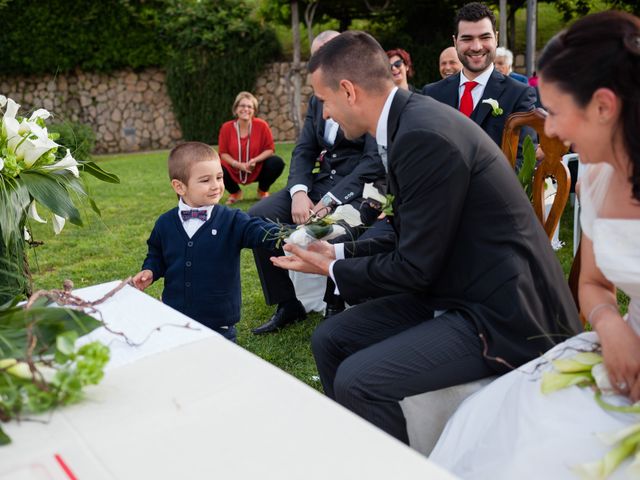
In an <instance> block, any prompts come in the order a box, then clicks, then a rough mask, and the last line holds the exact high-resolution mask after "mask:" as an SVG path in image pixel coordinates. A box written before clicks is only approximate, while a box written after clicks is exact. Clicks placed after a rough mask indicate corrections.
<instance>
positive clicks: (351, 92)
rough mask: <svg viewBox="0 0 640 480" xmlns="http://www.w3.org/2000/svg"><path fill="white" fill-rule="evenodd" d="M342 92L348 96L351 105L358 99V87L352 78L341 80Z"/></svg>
mask: <svg viewBox="0 0 640 480" xmlns="http://www.w3.org/2000/svg"><path fill="white" fill-rule="evenodd" d="M340 92H341V93H342V94H343V95H344V96H345V97H346V99H347V102H348V103H349V105H353V104H354V102H355V101H356V88H355V85H354V84H353V83H351V81H350V80H340Z"/></svg>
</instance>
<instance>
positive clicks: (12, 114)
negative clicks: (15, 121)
mask: <svg viewBox="0 0 640 480" xmlns="http://www.w3.org/2000/svg"><path fill="white" fill-rule="evenodd" d="M19 109H20V105H18V104H17V103H16V102H14V101H13V100H12V99H10V98H7V109H6V110H5V111H4V116H3V118H4V119H7V118H16V114H17V113H18V110H19Z"/></svg>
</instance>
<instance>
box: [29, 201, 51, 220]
mask: <svg viewBox="0 0 640 480" xmlns="http://www.w3.org/2000/svg"><path fill="white" fill-rule="evenodd" d="M27 215H28V216H29V217H30V218H33V219H34V220H35V221H36V222H38V223H47V221H46V220H43V219H42V217H41V216H40V215H38V210H37V209H36V201H35V200H33V201H32V202H31V205H29V212H28V213H27Z"/></svg>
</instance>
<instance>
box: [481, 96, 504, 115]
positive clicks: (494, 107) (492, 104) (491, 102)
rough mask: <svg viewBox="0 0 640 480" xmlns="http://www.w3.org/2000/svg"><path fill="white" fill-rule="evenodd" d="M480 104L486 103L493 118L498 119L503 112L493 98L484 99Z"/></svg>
mask: <svg viewBox="0 0 640 480" xmlns="http://www.w3.org/2000/svg"><path fill="white" fill-rule="evenodd" d="M482 103H486V104H487V105H489V106H490V107H491V115H493V116H494V117H499V116H500V115H502V114H503V113H504V110H503V109H502V108H500V104H499V103H498V101H497V100H496V99H495V98H485V99H484V100H482Z"/></svg>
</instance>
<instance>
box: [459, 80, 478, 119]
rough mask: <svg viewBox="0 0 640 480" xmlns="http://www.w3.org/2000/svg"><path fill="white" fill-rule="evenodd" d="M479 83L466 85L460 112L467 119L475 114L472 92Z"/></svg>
mask: <svg viewBox="0 0 640 480" xmlns="http://www.w3.org/2000/svg"><path fill="white" fill-rule="evenodd" d="M476 85H478V82H467V83H465V84H464V93H463V94H462V100H460V111H461V112H462V113H464V114H465V115H466V116H467V117H470V116H471V112H473V97H472V96H471V90H473V89H474V88H475V87H476Z"/></svg>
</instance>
